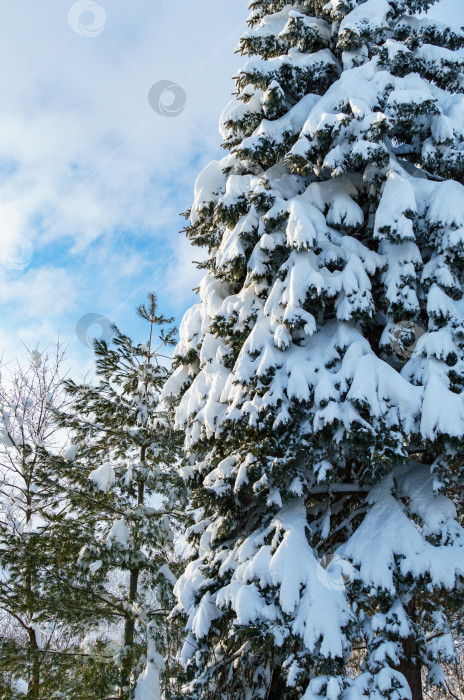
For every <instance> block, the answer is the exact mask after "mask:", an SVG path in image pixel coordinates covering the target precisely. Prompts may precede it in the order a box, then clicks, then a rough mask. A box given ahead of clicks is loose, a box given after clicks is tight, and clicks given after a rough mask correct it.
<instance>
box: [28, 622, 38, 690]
mask: <svg viewBox="0 0 464 700" xmlns="http://www.w3.org/2000/svg"><path fill="white" fill-rule="evenodd" d="M27 632H28V634H29V651H30V654H31V657H32V667H31V675H30V679H29V684H28V688H27V697H28V698H30V699H31V700H32V699H33V698H38V697H39V693H40V660H39V653H38V652H39V645H38V644H37V637H36V634H35V629H32V628H31V627H29V629H28V631H27Z"/></svg>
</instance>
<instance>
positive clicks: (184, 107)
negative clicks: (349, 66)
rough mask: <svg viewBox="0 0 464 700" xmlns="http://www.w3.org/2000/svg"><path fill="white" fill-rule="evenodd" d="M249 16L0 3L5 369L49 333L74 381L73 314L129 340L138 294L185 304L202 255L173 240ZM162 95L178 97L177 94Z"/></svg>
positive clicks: (171, 306) (143, 1)
mask: <svg viewBox="0 0 464 700" xmlns="http://www.w3.org/2000/svg"><path fill="white" fill-rule="evenodd" d="M246 6H247V2H246V0H233V1H231V0H201V1H200V2H192V0H177V2H175V3H173V2H153V0H136V1H135V2H133V3H129V2H127V0H111V2H110V1H109V0H101V1H100V0H99V2H98V3H96V2H93V1H92V0H79V2H77V3H76V2H73V1H72V0H43V1H42V2H40V3H38V2H37V0H21V2H20V3H11V2H6V0H3V2H2V10H3V11H2V23H1V25H0V61H1V66H2V68H1V70H0V242H1V246H0V317H1V319H2V323H1V325H0V353H1V352H2V351H3V352H4V355H5V357H6V358H9V357H12V356H14V355H16V354H18V352H20V350H21V341H22V342H24V343H26V344H27V345H35V343H36V342H37V341H39V342H40V343H41V344H42V346H43V345H44V344H47V343H53V342H55V340H56V338H57V336H58V334H59V335H60V336H61V338H63V339H69V341H70V343H71V347H70V353H71V355H72V357H73V360H74V362H75V366H76V367H79V368H82V369H86V368H88V367H89V366H90V364H91V357H92V353H91V351H90V349H89V348H88V347H86V346H85V345H83V344H82V343H81V342H79V340H78V339H77V337H76V332H75V328H76V324H77V323H78V321H79V319H81V318H82V317H88V318H91V317H89V316H88V315H89V314H94V315H101V316H102V317H105V318H108V319H109V320H110V321H114V322H116V323H117V324H118V325H120V326H121V327H122V328H123V329H127V330H128V331H130V332H133V333H134V334H135V335H136V336H137V335H138V333H139V330H140V328H139V326H138V325H137V322H136V321H135V320H134V314H133V309H134V307H135V305H136V304H137V303H139V302H140V301H142V300H143V299H144V297H145V295H146V293H147V292H148V291H150V290H155V291H156V292H157V293H158V295H159V298H160V304H161V307H162V308H163V310H164V311H165V312H166V313H169V314H172V315H174V316H175V317H176V319H177V320H178V321H179V320H180V318H181V317H182V313H183V312H184V311H185V309H186V308H187V307H188V306H189V305H190V304H192V303H193V302H194V301H195V297H194V294H193V293H192V291H191V290H192V288H193V287H194V286H196V285H197V284H198V281H199V275H198V271H197V270H196V269H195V267H194V265H192V262H191V261H192V259H195V258H196V257H198V255H199V253H198V251H193V253H192V251H191V250H190V249H189V247H188V245H187V243H186V241H185V239H184V238H183V236H182V235H181V234H179V233H178V232H179V230H180V229H181V228H182V225H183V222H182V219H181V218H180V217H179V213H180V212H182V211H185V210H186V209H187V208H188V207H189V206H190V204H191V201H192V195H193V185H194V182H195V178H196V176H197V174H198V172H199V171H200V170H201V168H202V167H203V166H204V165H205V164H206V163H207V162H208V161H209V160H211V159H212V158H218V157H222V155H223V151H222V149H220V148H219V144H220V137H219V134H218V129H217V124H218V119H219V115H220V113H221V111H222V109H223V108H224V106H225V105H226V103H227V102H228V101H229V99H230V93H231V92H232V90H233V82H232V80H231V77H232V75H233V74H234V71H235V70H236V69H237V67H238V66H239V65H240V62H241V59H240V57H239V56H238V55H236V54H234V48H235V47H236V45H237V43H238V39H239V37H240V34H241V32H242V31H243V29H244V27H245V20H246V16H247V9H246ZM431 14H433V15H435V16H438V17H440V18H441V19H444V20H447V21H449V22H450V23H453V24H462V25H464V3H462V0H442V2H440V3H438V4H437V5H436V6H435V8H434V9H433V12H432V13H431ZM169 84H174V85H177V86H179V87H177V88H175V92H174V93H173V92H172V91H171V90H170V87H169ZM154 85H155V86H156V87H154V88H152V86H154ZM151 88H152V91H151V102H152V104H150V102H149V99H148V95H149V92H150V89H151ZM162 89H164V93H163V94H162V95H161V97H159V93H160V91H161V90H162ZM157 100H158V101H157ZM173 100H174V104H173V105H172V106H171V103H172V101H173ZM153 104H154V106H155V109H156V108H157V111H155V109H153V106H152V105H153ZM170 110H171V112H172V111H173V112H174V114H172V113H171V114H169V111H170ZM93 329H94V331H95V333H96V334H98V330H99V327H98V326H94V327H93Z"/></svg>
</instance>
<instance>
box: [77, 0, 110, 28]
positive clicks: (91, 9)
mask: <svg viewBox="0 0 464 700" xmlns="http://www.w3.org/2000/svg"><path fill="white" fill-rule="evenodd" d="M68 22H69V26H70V27H71V29H72V30H73V31H75V32H76V34H79V36H86V37H95V36H98V35H99V34H101V33H102V31H103V30H104V28H105V25H106V12H105V10H104V9H103V7H102V6H101V5H99V4H98V3H96V2H91V0H78V2H75V3H74V5H72V6H71V8H70V10H69V12H68Z"/></svg>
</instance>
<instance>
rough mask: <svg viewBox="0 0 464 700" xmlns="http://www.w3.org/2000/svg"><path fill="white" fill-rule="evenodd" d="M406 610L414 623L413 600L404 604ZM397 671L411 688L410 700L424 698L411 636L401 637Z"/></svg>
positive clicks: (416, 648)
mask: <svg viewBox="0 0 464 700" xmlns="http://www.w3.org/2000/svg"><path fill="white" fill-rule="evenodd" d="M406 611H407V613H408V616H409V619H410V620H411V622H412V623H414V621H415V617H416V610H415V605H414V601H413V600H412V601H411V602H410V603H409V604H408V605H407V606H406ZM398 671H399V672H400V673H402V674H403V676H404V677H405V678H406V681H407V683H408V685H409V688H410V689H411V695H412V700H424V693H423V690H422V666H421V663H420V660H419V648H418V646H417V643H416V640H415V639H414V637H413V636H411V637H407V638H406V639H403V659H402V660H401V663H400V664H399V666H398Z"/></svg>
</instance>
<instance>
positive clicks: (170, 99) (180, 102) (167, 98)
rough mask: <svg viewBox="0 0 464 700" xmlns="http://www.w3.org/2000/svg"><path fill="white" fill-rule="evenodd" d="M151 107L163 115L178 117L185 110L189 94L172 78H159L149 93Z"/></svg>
mask: <svg viewBox="0 0 464 700" xmlns="http://www.w3.org/2000/svg"><path fill="white" fill-rule="evenodd" d="M148 102H149V103H150V107H151V108H152V109H153V110H154V111H155V112H156V113H157V114H160V115H161V116H162V117H177V116H179V114H181V113H182V112H183V111H184V108H185V105H186V103H187V94H186V92H185V90H184V88H183V87H181V86H180V85H177V83H173V82H172V80H159V81H158V82H157V83H155V84H154V85H152V86H151V88H150V91H149V93H148Z"/></svg>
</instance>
